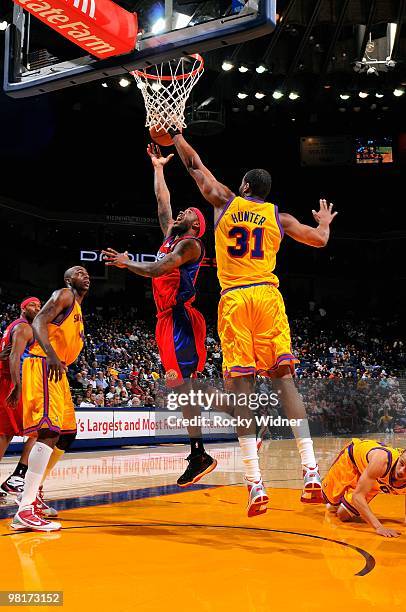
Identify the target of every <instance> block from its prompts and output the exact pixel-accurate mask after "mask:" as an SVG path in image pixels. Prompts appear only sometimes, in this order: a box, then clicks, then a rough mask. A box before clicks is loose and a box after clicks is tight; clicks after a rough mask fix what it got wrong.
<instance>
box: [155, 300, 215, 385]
mask: <svg viewBox="0 0 406 612" xmlns="http://www.w3.org/2000/svg"><path fill="white" fill-rule="evenodd" d="M205 339H206V322H205V320H204V317H203V315H202V314H201V313H200V312H199V311H198V310H196V308H193V307H192V306H184V305H183V304H182V305H180V306H175V307H174V308H170V309H168V310H165V311H163V312H159V313H158V322H157V326H156V342H157V345H158V349H159V354H160V357H161V361H162V365H163V367H164V369H165V378H166V382H167V384H168V386H170V387H177V386H178V385H181V384H182V383H183V382H184V379H187V378H194V377H195V376H196V372H201V371H202V370H203V368H204V366H205V363H206V347H205Z"/></svg>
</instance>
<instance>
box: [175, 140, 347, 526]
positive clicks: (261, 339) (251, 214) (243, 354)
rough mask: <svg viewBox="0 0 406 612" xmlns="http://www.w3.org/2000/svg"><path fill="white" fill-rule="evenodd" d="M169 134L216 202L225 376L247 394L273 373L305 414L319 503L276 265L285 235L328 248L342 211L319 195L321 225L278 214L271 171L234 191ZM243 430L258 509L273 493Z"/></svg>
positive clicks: (286, 401)
mask: <svg viewBox="0 0 406 612" xmlns="http://www.w3.org/2000/svg"><path fill="white" fill-rule="evenodd" d="M169 132H170V135H171V136H172V138H173V142H174V144H175V147H176V149H177V151H178V154H179V156H180V158H181V160H182V162H183V163H184V165H185V166H186V168H187V170H188V172H189V174H190V175H191V176H192V177H193V179H194V180H195V182H196V184H197V186H198V188H199V190H200V192H201V193H202V195H203V196H204V198H205V199H206V200H207V201H208V202H209V203H210V204H211V205H212V206H213V207H214V227H215V245H216V260H217V272H218V278H219V281H220V285H221V289H222V291H221V299H220V303H219V310H218V332H219V336H220V341H221V346H222V352H223V372H224V377H226V378H229V379H230V381H231V386H230V389H231V390H232V391H234V392H236V393H242V392H244V393H246V394H250V393H252V392H254V390H255V388H254V384H255V375H256V374H257V373H261V374H262V375H267V376H269V377H271V378H272V379H273V381H274V382H273V384H274V387H275V388H276V390H277V391H278V393H279V394H280V398H281V402H282V405H283V407H284V410H285V412H286V415H287V416H288V418H289V419H301V426H297V427H292V429H293V432H294V435H295V438H296V442H297V446H298V449H299V452H300V456H301V461H302V466H303V477H304V488H303V492H302V496H301V500H302V501H303V502H306V503H320V502H321V501H322V497H321V478H320V474H319V470H318V466H317V463H316V459H315V456H314V451H313V442H312V439H311V437H310V431H309V425H308V421H307V416H306V411H305V407H304V405H303V402H302V400H301V397H300V395H299V393H298V391H297V389H296V386H295V384H294V383H293V379H292V376H293V374H294V365H295V363H297V361H298V360H297V359H296V358H295V356H294V355H293V354H292V352H291V338H290V329H289V323H288V320H287V317H286V313H285V306H284V302H283V299H282V296H281V294H280V293H279V290H278V285H279V281H278V278H277V277H276V276H275V274H274V273H273V271H274V269H275V265H276V254H277V252H278V250H279V247H280V243H281V240H282V238H283V235H284V233H286V234H288V236H290V237H291V238H293V239H294V240H296V241H297V242H301V243H303V244H306V245H309V246H312V247H323V246H325V245H326V244H327V242H328V239H329V236H330V224H331V222H332V220H333V219H334V217H335V215H336V214H337V213H333V212H332V207H333V205H332V204H330V205H328V204H327V202H326V201H325V200H320V210H319V211H318V212H316V211H313V217H314V219H315V220H316V222H317V227H310V226H308V225H304V224H302V223H300V222H299V221H298V220H297V219H295V217H293V216H292V215H289V214H286V213H283V214H279V213H278V207H277V206H275V205H274V204H271V203H269V202H267V201H266V198H267V197H268V195H269V192H270V189H271V176H270V174H269V173H268V172H267V171H266V170H262V169H254V170H250V171H249V172H247V174H245V176H244V177H243V179H242V182H241V186H240V188H239V193H238V195H236V194H235V193H233V192H232V191H231V189H229V188H228V187H226V186H225V185H223V184H222V183H220V182H219V181H218V180H217V179H216V178H215V177H214V176H213V174H212V173H211V172H210V170H209V169H208V168H206V166H205V165H204V164H203V162H202V161H201V159H200V157H199V156H198V154H197V153H196V151H195V150H194V149H193V148H192V147H191V146H190V145H189V143H187V142H186V140H185V138H184V137H183V136H182V134H180V133H179V132H178V131H176V130H175V131H174V130H170V131H169ZM253 428H255V425H254V424H253ZM247 433H248V434H249V435H247ZM237 434H238V437H239V441H240V446H241V454H242V460H243V462H244V465H245V470H246V474H245V478H246V481H247V484H248V491H249V501H248V507H249V508H250V506H256V507H257V510H258V512H257V513H258V514H259V513H262V512H265V511H266V503H265V502H266V501H267V500H268V497H267V494H266V491H265V489H264V486H263V483H262V479H261V472H260V469H259V462H258V453H257V446H256V440H255V432H254V431H252V432H247V431H245V432H242V431H238V429H237ZM261 502H262V503H261Z"/></svg>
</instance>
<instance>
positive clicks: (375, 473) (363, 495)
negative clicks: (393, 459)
mask: <svg viewBox="0 0 406 612" xmlns="http://www.w3.org/2000/svg"><path fill="white" fill-rule="evenodd" d="M368 460H369V463H368V466H367V468H366V470H365V471H364V472H362V474H361V476H360V479H359V481H358V483H357V486H356V488H355V491H354V493H353V494H352V503H353V505H354V507H355V508H356V509H357V510H358V512H359V513H360V515H361V517H362V518H363V519H364V521H365V522H366V523H368V524H369V525H371V527H372V528H373V529H375V531H376V533H377V534H378V535H380V536H383V537H384V538H397V537H399V536H400V533H399V532H398V531H396V530H395V529H390V528H389V527H384V525H382V523H381V522H380V521H379V520H378V519H377V517H376V516H375V514H374V513H373V512H372V510H371V509H370V507H369V505H368V502H367V495H368V493H369V492H370V491H371V489H372V487H373V486H374V485H375V484H376V481H377V479H378V478H382V476H383V475H384V474H385V472H386V470H387V468H388V455H387V453H386V451H384V450H373V451H371V452H370V453H369V456H368Z"/></svg>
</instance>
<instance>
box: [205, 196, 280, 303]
mask: <svg viewBox="0 0 406 612" xmlns="http://www.w3.org/2000/svg"><path fill="white" fill-rule="evenodd" d="M214 229H215V242H216V260H217V275H218V279H219V281H220V285H221V289H222V291H226V290H228V289H233V288H237V287H243V286H246V285H255V284H257V283H270V284H272V285H275V286H276V287H277V286H278V285H279V280H278V277H277V276H276V275H275V274H274V273H273V271H274V269H275V266H276V254H277V252H278V250H279V247H280V243H281V240H282V238H283V228H282V225H281V223H280V220H279V214H278V207H277V206H275V204H270V203H269V202H264V201H262V200H258V199H254V198H250V197H245V198H243V197H240V196H235V197H233V198H232V199H231V200H230V201H229V202H228V204H226V206H225V208H224V209H223V211H222V212H221V215H220V217H219V219H218V220H217V223H216V225H215V228H214Z"/></svg>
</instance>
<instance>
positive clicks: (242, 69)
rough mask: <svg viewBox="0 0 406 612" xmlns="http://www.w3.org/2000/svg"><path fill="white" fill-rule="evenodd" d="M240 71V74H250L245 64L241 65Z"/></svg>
mask: <svg viewBox="0 0 406 612" xmlns="http://www.w3.org/2000/svg"><path fill="white" fill-rule="evenodd" d="M238 70H239V72H248V68H247V66H245V65H244V64H241V66H240V67H239V68H238Z"/></svg>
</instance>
